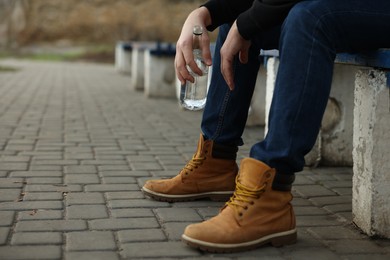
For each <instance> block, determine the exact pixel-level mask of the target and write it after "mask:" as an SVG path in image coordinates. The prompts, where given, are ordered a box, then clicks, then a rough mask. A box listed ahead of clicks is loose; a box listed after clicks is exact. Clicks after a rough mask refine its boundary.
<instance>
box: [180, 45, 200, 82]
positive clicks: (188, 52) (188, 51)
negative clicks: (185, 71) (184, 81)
mask: <svg viewBox="0 0 390 260" xmlns="http://www.w3.org/2000/svg"><path fill="white" fill-rule="evenodd" d="M182 53H183V57H184V60H185V64H187V65H188V67H190V69H191V70H192V71H193V72H194V73H195V74H198V75H202V71H201V69H199V67H198V66H197V65H196V63H195V61H194V54H193V52H192V44H191V45H190V44H185V45H183V46H182ZM191 79H192V80H191V82H193V77H192V76H191Z"/></svg>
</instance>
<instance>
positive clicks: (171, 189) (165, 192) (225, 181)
mask: <svg viewBox="0 0 390 260" xmlns="http://www.w3.org/2000/svg"><path fill="white" fill-rule="evenodd" d="M213 145H214V143H213V141H211V140H206V141H205V140H204V138H203V135H202V134H201V135H200V138H199V141H198V149H197V151H196V153H195V154H194V156H193V157H192V159H191V160H190V161H189V162H188V163H187V165H186V166H184V168H183V169H182V170H181V171H180V173H179V174H178V175H177V176H175V177H174V178H171V179H163V180H150V181H147V182H146V183H145V185H144V186H143V187H142V191H143V192H144V194H146V195H148V196H150V197H152V198H153V199H156V200H160V201H168V202H176V201H188V200H195V199H200V198H210V199H212V200H215V201H227V200H228V199H229V198H230V197H231V195H232V194H233V192H234V188H235V178H236V175H237V172H238V167H237V164H236V161H235V159H233V160H229V159H217V158H214V157H213ZM234 157H235V155H234Z"/></svg>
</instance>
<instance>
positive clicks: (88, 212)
mask: <svg viewBox="0 0 390 260" xmlns="http://www.w3.org/2000/svg"><path fill="white" fill-rule="evenodd" d="M66 212H67V218H68V219H97V218H107V217H108V213H107V208H106V206H105V205H72V206H69V207H66Z"/></svg>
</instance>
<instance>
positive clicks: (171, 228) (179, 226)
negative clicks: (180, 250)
mask: <svg viewBox="0 0 390 260" xmlns="http://www.w3.org/2000/svg"><path fill="white" fill-rule="evenodd" d="M197 222H200V221H197ZM193 223H194V222H168V223H164V224H163V225H162V226H163V230H164V231H165V234H166V235H167V237H168V239H169V240H170V241H175V240H176V241H178V240H181V235H183V233H184V229H185V228H186V227H187V226H188V225H190V224H193Z"/></svg>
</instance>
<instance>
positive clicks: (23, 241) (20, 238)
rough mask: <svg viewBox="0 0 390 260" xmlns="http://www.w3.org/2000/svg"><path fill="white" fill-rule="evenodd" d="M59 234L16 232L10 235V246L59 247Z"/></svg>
mask: <svg viewBox="0 0 390 260" xmlns="http://www.w3.org/2000/svg"><path fill="white" fill-rule="evenodd" d="M60 244H62V233H61V232H17V233H14V234H13V235H12V239H11V245H60Z"/></svg>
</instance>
